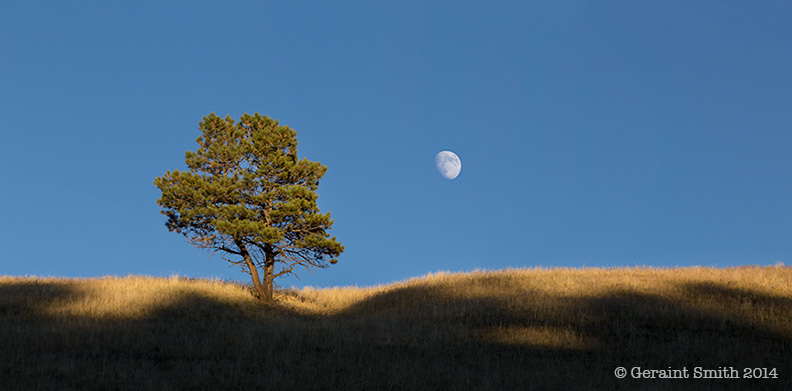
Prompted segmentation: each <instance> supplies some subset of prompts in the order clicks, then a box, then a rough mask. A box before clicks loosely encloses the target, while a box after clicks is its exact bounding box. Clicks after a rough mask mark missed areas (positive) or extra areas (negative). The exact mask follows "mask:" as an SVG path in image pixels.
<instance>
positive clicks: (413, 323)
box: [0, 265, 792, 389]
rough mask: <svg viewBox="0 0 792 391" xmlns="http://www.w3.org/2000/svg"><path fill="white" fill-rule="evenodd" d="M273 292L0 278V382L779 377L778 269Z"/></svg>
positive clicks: (444, 279) (291, 384)
mask: <svg viewBox="0 0 792 391" xmlns="http://www.w3.org/2000/svg"><path fill="white" fill-rule="evenodd" d="M276 297H277V298H278V304H277V305H276V306H263V305H261V304H260V303H259V302H258V301H257V300H256V299H255V298H254V296H253V291H252V290H251V289H250V287H249V286H247V285H243V284H238V283H231V282H225V281H220V280H200V279H199V280H191V279H185V278H180V277H171V278H152V277H139V276H129V277H105V278H96V279H59V278H35V277H0V329H2V330H3V331H4V332H3V333H2V334H0V343H2V347H3V349H4V351H5V354H4V355H3V356H2V358H1V359H0V375H1V376H0V389H30V388H59V389H69V388H80V387H79V385H80V384H85V383H90V384H94V385H96V386H97V387H98V388H114V387H116V386H118V385H119V384H122V383H120V382H123V384H134V385H135V387H134V388H142V389H146V388H156V389H169V388H171V389H183V388H199V389H200V388H205V389H216V388H223V387H226V388H246V387H267V388H271V387H272V386H273V385H274V386H275V388H305V387H309V388H351V389H372V388H374V389H381V388H404V389H416V388H430V389H447V388H463V389H465V388H481V389H504V388H505V389H509V388H515V387H517V386H519V385H520V384H523V383H524V382H527V381H531V382H534V383H536V384H539V385H540V386H541V385H543V386H544V387H543V388H548V387H550V388H553V387H552V386H554V385H557V384H559V383H560V384H567V385H572V384H580V383H579V381H582V380H583V379H588V380H587V381H589V383H586V384H591V387H592V388H601V387H603V386H613V385H614V384H616V385H618V384H621V385H622V386H624V387H627V388H630V389H635V388H639V387H647V388H651V389H664V388H667V389H678V388H679V384H671V383H656V382H647V381H645V382H643V383H635V382H632V383H631V382H630V380H629V379H625V380H622V382H621V383H613V382H615V381H616V379H615V378H613V376H612V370H613V368H615V367H616V366H629V365H637V364H640V365H643V366H645V367H654V368H665V367H668V366H675V365H676V366H685V365H688V366H689V365H703V366H708V365H709V366H714V367H717V366H724V365H725V366H735V367H736V366H740V365H741V366H746V367H747V366H754V367H759V366H761V367H767V366H772V367H776V368H779V371H782V370H783V371H786V372H784V373H787V374H789V373H792V364H790V363H791V362H792V268H789V267H785V266H783V265H778V266H770V267H736V268H705V267H697V268H640V267H639V268H612V269H599V268H585V269H574V268H569V269H567V268H553V269H542V268H536V269H509V270H500V271H486V270H477V271H474V272H469V273H449V272H438V273H432V274H429V275H426V276H422V277H416V278H412V279H409V280H406V281H402V282H397V283H392V284H387V285H380V286H373V287H332V288H313V287H306V288H302V289H283V290H279V291H278V292H277V294H276ZM133 368H134V369H133ZM144 373H145V375H144ZM137 376H143V377H141V378H137ZM123 379H126V380H123ZM135 379H137V380H135ZM122 380H123V381H122ZM427 381H428V383H427ZM768 382H769V383H768ZM427 384H429V385H430V386H429V387H425V386H426V385H427ZM708 384H709V383H708ZM713 384H715V383H713ZM717 384H719V385H718V386H717V387H715V388H725V389H728V388H730V387H735V384H738V383H733V382H732V383H722V384H721V383H717ZM774 384H776V383H772V381H771V380H770V379H768V380H765V383H761V385H762V387H764V388H765V389H772V388H773V386H774ZM628 385H629V386H628ZM701 385H702V383H690V384H689V386H690V387H691V388H690V389H698V388H697V387H700V386H701ZM738 385H739V384H738ZM721 386H722V387H721ZM562 388H564V387H562ZM585 388H587V387H586V386H583V387H582V389H585ZM683 388H684V387H683ZM705 388H706V387H705ZM737 388H739V387H737Z"/></svg>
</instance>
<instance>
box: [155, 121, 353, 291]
mask: <svg viewBox="0 0 792 391" xmlns="http://www.w3.org/2000/svg"><path fill="white" fill-rule="evenodd" d="M200 129H201V132H202V135H201V136H200V137H198V139H197V140H196V141H197V142H198V145H199V147H198V149H197V150H196V151H195V152H193V151H187V153H186V154H185V162H186V163H187V166H188V167H189V171H187V172H183V171H179V170H173V171H167V172H166V173H165V175H163V176H161V177H158V178H156V179H155V181H154V185H155V186H157V187H158V188H159V189H160V190H161V191H162V197H161V198H160V199H159V200H158V201H157V203H158V204H159V205H160V206H161V207H162V208H163V210H162V213H163V214H164V215H165V216H167V217H168V221H167V223H166V226H167V228H168V229H169V230H170V231H175V232H178V233H180V234H183V235H184V236H185V237H187V238H188V239H189V240H190V241H191V242H192V243H193V245H195V246H197V247H200V248H205V249H210V250H212V251H219V252H221V253H222V254H223V259H225V260H227V261H229V262H231V263H233V264H236V265H240V266H241V267H242V269H243V271H245V272H247V273H249V274H250V275H251V278H252V279H253V284H254V287H255V288H256V290H257V291H258V293H259V296H260V299H261V300H262V301H271V300H272V292H273V280H274V278H276V277H279V276H282V275H286V274H291V273H295V270H296V268H297V267H304V268H308V269H310V268H323V267H327V265H328V264H334V263H336V262H337V260H336V257H338V256H339V255H340V254H341V253H342V252H343V251H344V246H343V245H341V243H339V242H338V241H337V240H336V238H335V237H330V235H329V234H328V233H327V231H328V230H329V229H330V228H331V227H332V225H333V220H332V219H331V218H330V213H329V212H328V213H321V212H320V211H319V208H318V207H317V205H316V198H317V195H316V190H317V188H318V186H319V180H320V179H321V178H322V176H324V174H325V172H326V171H327V167H326V166H324V165H322V164H321V163H319V162H312V161H309V160H307V159H305V158H303V159H301V160H300V159H298V157H297V132H296V131H294V129H291V128H289V127H288V126H284V125H279V124H278V121H277V120H274V119H272V118H269V117H267V116H262V115H260V114H259V113H255V114H254V115H249V114H244V115H242V117H241V118H240V119H239V122H235V121H234V120H233V119H231V117H230V116H226V117H225V118H221V117H219V116H217V115H215V114H214V113H212V114H209V115H208V116H205V117H204V118H203V121H201V123H200ZM259 269H260V270H261V271H262V276H261V278H259Z"/></svg>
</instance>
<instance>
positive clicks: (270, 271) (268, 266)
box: [264, 244, 275, 303]
mask: <svg viewBox="0 0 792 391" xmlns="http://www.w3.org/2000/svg"><path fill="white" fill-rule="evenodd" d="M264 255H265V259H264V297H265V298H266V299H265V300H264V301H267V302H270V303H271V302H272V301H273V298H272V294H273V291H274V287H273V285H274V284H273V280H275V252H274V251H273V250H272V246H270V245H269V244H266V245H264Z"/></svg>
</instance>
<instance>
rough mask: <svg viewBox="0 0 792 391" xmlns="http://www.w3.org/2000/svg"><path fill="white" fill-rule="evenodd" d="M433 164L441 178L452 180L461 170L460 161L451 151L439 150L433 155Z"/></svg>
mask: <svg viewBox="0 0 792 391" xmlns="http://www.w3.org/2000/svg"><path fill="white" fill-rule="evenodd" d="M435 166H436V167H437V171H438V172H439V173H440V175H442V176H443V178H445V179H448V180H452V179H454V178H456V177H457V175H459V172H460V171H462V161H461V160H459V156H457V154H455V153H453V152H451V151H440V152H438V153H437V155H436V156H435Z"/></svg>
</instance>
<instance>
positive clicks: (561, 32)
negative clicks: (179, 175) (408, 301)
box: [0, 1, 792, 286]
mask: <svg viewBox="0 0 792 391" xmlns="http://www.w3.org/2000/svg"><path fill="white" fill-rule="evenodd" d="M531 3H532V2H524V1H515V2H498V1H495V2H491V1H481V2H463V1H448V2H419V1H415V2H411V1H393V2H371V1H358V2H283V1H278V2H275V1H271V2H265V1H255V2H253V1H251V2H233V1H229V2H219V1H217V2H204V1H189V2H176V1H172V2H147V1H135V2H107V1H96V2H89V1H80V2H55V1H53V2H35V1H5V2H2V3H0V14H2V15H4V18H3V23H2V24H0V69H2V72H0V114H1V115H2V118H3V121H2V124H1V125H0V132H2V143H0V175H1V178H2V182H1V183H2V191H0V216H2V217H1V218H0V219H1V220H2V224H0V259H1V260H2V261H0V274H10V275H52V276H66V277H91V276H102V275H127V274H144V275H155V276H160V275H162V276H167V275H171V274H174V273H178V274H180V275H184V276H191V277H219V278H225V279H234V280H239V281H243V282H247V281H249V277H248V276H247V275H245V274H242V273H241V272H240V271H239V270H238V269H234V268H228V267H227V264H226V263H225V262H224V261H222V260H221V259H220V257H219V256H215V257H212V258H210V257H209V254H208V253H205V252H202V251H201V250H197V249H194V248H192V247H191V246H190V245H189V244H188V243H186V241H185V240H184V238H183V237H181V236H180V235H178V234H175V233H170V232H168V231H167V229H166V228H165V226H164V222H165V218H164V216H162V215H160V214H159V207H158V206H157V204H156V200H157V198H158V197H159V191H158V189H157V188H156V187H154V185H153V183H152V182H153V180H154V178H155V177H157V176H160V175H162V174H163V173H164V172H165V171H166V170H172V169H184V168H185V165H184V153H185V151H187V150H195V149H196V147H197V144H196V143H195V139H196V138H197V137H198V135H199V130H198V122H199V121H200V120H201V118H202V116H204V115H206V114H209V113H211V112H216V113H217V114H219V115H221V116H225V115H226V114H229V115H231V116H232V117H235V118H238V117H239V116H240V115H241V114H242V113H245V112H247V113H253V112H256V111H258V112H260V113H262V114H265V115H268V116H271V117H273V118H276V119H278V120H279V121H280V122H281V123H282V124H286V125H289V126H291V127H292V128H294V129H295V130H296V131H297V132H298V140H299V142H300V145H299V154H300V156H303V157H306V158H308V159H310V160H315V161H321V162H322V163H323V164H325V165H326V166H328V172H327V174H326V175H325V177H324V179H323V180H322V181H321V182H320V185H319V191H318V193H319V206H320V208H321V209H322V210H323V211H330V212H331V213H332V216H333V218H334V219H335V225H334V228H333V230H332V231H331V234H333V235H335V236H337V237H338V239H339V240H340V241H341V242H342V243H343V244H344V245H345V246H346V252H345V253H344V254H343V255H342V256H341V257H340V259H339V263H338V264H337V265H334V266H331V267H330V268H329V269H325V270H318V271H316V273H315V274H311V273H308V272H304V273H302V274H301V275H300V278H301V279H300V280H297V279H295V278H292V277H290V278H288V279H281V280H280V281H277V283H278V284H279V285H281V286H291V285H294V286H303V285H313V286H332V285H361V286H364V285H372V284H378V283H388V282H391V281H396V280H402V279H406V278H409V277H411V276H418V275H422V274H426V273H428V272H432V271H438V270H451V271H465V270H473V269H476V268H484V269H499V268H506V267H534V266H542V267H553V266H563V267H578V266H602V267H609V266H633V265H649V266H687V265H713V266H729V265H743V264H760V265H765V264H775V263H776V262H785V263H787V264H789V263H790V262H792V224H790V223H791V222H792V206H790V205H791V204H792V203H790V198H792V197H790V195H792V175H791V173H792V71H790V70H792V25H790V23H788V17H789V15H791V14H792V6H790V5H789V2H784V1H776V2H772V1H767V2H760V3H755V2H754V3H751V2H744V1H662V2H654V3H655V4H646V3H648V2H632V1H620V2H615V1H604V2H603V1H597V2H593V1H591V2H564V1H552V2H536V3H537V4H531ZM444 149H449V150H452V151H454V152H456V153H457V154H458V155H459V157H460V158H461V159H462V164H463V168H462V172H461V173H460V175H459V177H457V178H456V179H455V180H453V181H449V180H446V179H444V178H442V177H441V176H440V175H439V174H438V172H437V171H436V170H435V167H434V156H435V154H436V153H437V152H439V151H441V150H444Z"/></svg>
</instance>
